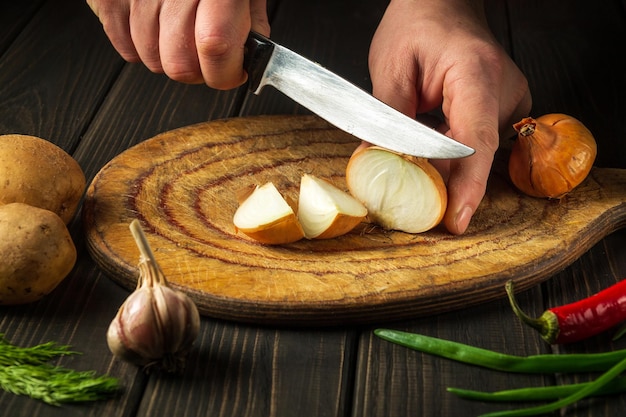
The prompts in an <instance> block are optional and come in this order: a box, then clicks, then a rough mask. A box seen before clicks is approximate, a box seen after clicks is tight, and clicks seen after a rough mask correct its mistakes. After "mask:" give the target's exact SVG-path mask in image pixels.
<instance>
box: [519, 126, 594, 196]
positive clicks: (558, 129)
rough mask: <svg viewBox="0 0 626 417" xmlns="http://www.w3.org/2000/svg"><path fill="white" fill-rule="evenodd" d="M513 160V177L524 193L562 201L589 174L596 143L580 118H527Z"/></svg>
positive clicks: (520, 131)
mask: <svg viewBox="0 0 626 417" xmlns="http://www.w3.org/2000/svg"><path fill="white" fill-rule="evenodd" d="M513 127H514V128H515V130H516V131H517V132H518V135H517V140H516V141H515V143H514V144H513V149H512V150H511V156H510V158H509V176H510V177H511V181H512V182H513V184H515V186H516V187H517V188H518V189H519V190H520V191H522V192H523V193H525V194H527V195H530V196H533V197H547V198H557V199H560V198H562V197H563V196H565V195H566V194H567V193H569V192H570V191H572V190H573V189H574V188H575V187H577V186H578V185H579V184H580V183H581V182H583V180H584V179H585V178H586V177H587V175H589V172H590V171H591V168H592V166H593V162H594V160H595V158H596V152H597V147H596V141H595V139H594V137H593V135H592V134H591V132H590V131H589V130H588V129H587V128H586V127H585V126H584V125H583V124H582V123H581V122H580V121H579V120H577V119H575V118H573V117H571V116H568V115H565V114H547V115H544V116H541V117H538V118H536V119H533V118H531V117H526V118H524V119H522V120H521V121H520V122H518V123H516V124H515V125H513Z"/></svg>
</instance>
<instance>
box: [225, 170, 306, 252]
mask: <svg viewBox="0 0 626 417" xmlns="http://www.w3.org/2000/svg"><path fill="white" fill-rule="evenodd" d="M233 223H234V225H235V229H236V230H238V231H241V232H242V233H244V234H246V235H247V236H249V237H251V238H252V239H254V240H256V241H259V242H261V243H265V244H270V245H282V244H286V243H293V242H296V241H298V240H300V239H302V238H303V237H304V231H303V230H302V226H300V223H299V222H298V218H297V216H296V213H295V212H294V210H293V208H291V206H290V205H289V204H288V203H287V201H286V200H285V199H284V197H283V196H282V195H281V194H280V192H279V191H278V190H277V189H276V187H275V186H274V184H273V183H271V182H268V183H266V184H265V185H263V186H261V187H259V186H256V187H255V188H254V190H252V192H251V193H250V194H249V195H248V196H247V197H246V198H245V199H244V200H243V201H242V202H241V204H240V205H239V208H238V209H237V211H236V212H235V215H234V217H233Z"/></svg>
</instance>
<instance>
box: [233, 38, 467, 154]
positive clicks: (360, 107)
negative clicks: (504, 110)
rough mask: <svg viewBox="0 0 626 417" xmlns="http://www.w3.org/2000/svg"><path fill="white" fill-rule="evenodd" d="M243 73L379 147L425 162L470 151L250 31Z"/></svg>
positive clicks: (256, 88)
mask: <svg viewBox="0 0 626 417" xmlns="http://www.w3.org/2000/svg"><path fill="white" fill-rule="evenodd" d="M244 69H245V70H246V71H247V72H248V81H249V84H248V88H249V89H250V91H252V92H253V93H254V94H256V95H258V94H260V93H261V90H262V89H263V87H264V86H266V85H271V86H273V87H274V88H276V89H278V90H279V91H281V92H282V93H284V94H285V95H287V96H288V97H290V98H291V99H293V100H294V101H296V102H298V103H300V104H301V105H303V106H304V107H306V108H308V109H309V110H311V111H312V112H313V113H315V114H317V115H318V116H320V117H322V118H323V119H325V120H327V121H328V122H330V123H331V124H333V125H335V126H336V127H338V128H339V129H341V130H344V131H345V132H348V133H350V134H351V135H354V136H356V137H358V138H359V139H361V140H364V141H366V142H369V143H371V144H374V145H378V146H381V147H383V148H386V149H389V150H392V151H396V152H399V153H403V154H407V155H414V156H419V157H422V158H428V159H452V158H462V157H465V156H469V155H471V154H473V153H474V149H472V148H470V147H469V146H466V145H463V144H462V143H459V142H457V141H455V140H454V139H451V138H449V137H447V136H445V135H443V134H441V133H439V132H437V131H436V130H434V129H432V128H430V127H427V126H425V125H423V124H421V123H419V122H418V121H416V120H414V119H412V118H410V117H408V116H406V115H405V114H403V113H401V112H399V111H397V110H395V109H393V108H392V107H390V106H388V105H386V104H385V103H383V102H382V101H380V100H378V99H376V98H375V97H374V96H372V95H371V94H369V93H367V92H366V91H365V90H363V89H361V88H359V87H357V86H355V85H354V84H352V83H350V82H349V81H346V80H345V79H343V78H341V77H339V76H338V75H336V74H333V73H332V72H330V71H328V70H327V69H325V68H324V67H322V66H321V65H319V64H316V63H314V62H312V61H310V60H308V59H306V58H304V57H302V56H300V55H298V54H296V53H295V52H292V51H291V50H289V49H287V48H285V47H283V46H281V45H279V44H277V43H275V42H273V41H271V40H269V39H268V38H266V37H265V36H263V35H260V34H258V33H256V32H250V35H249V36H248V39H247V41H246V45H245V52H244Z"/></svg>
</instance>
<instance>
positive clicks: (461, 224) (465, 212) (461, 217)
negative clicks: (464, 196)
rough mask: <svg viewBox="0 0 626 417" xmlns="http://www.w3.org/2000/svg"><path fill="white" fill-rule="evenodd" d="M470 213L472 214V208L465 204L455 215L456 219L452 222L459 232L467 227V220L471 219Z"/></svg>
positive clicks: (462, 231)
mask: <svg viewBox="0 0 626 417" xmlns="http://www.w3.org/2000/svg"><path fill="white" fill-rule="evenodd" d="M472 214H473V210H472V208H471V207H469V206H465V207H463V209H461V211H459V213H458V214H457V215H456V219H455V221H454V223H455V224H456V228H457V230H458V232H459V234H460V233H464V232H465V230H466V229H467V226H469V222H470V220H471V219H472Z"/></svg>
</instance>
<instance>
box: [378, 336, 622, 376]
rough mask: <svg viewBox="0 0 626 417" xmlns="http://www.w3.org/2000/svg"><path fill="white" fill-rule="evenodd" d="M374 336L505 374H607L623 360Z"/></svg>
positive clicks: (618, 352)
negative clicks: (501, 350) (528, 353)
mask: <svg viewBox="0 0 626 417" xmlns="http://www.w3.org/2000/svg"><path fill="white" fill-rule="evenodd" d="M374 334H376V336H378V337H380V338H381V339H384V340H387V341H389V342H393V343H396V344H399V345H401V346H404V347H407V348H410V349H414V350H418V351H420V352H424V353H429V354H432V355H437V356H441V357H444V358H447V359H452V360H455V361H458V362H463V363H467V364H470V365H476V366H481V367H484V368H489V369H493V370H498V371H504V372H516V373H528V374H553V373H565V372H597V371H606V370H607V369H610V368H611V367H612V366H614V365H615V364H616V363H618V362H620V361H621V360H623V359H625V358H626V349H622V350H616V351H613V352H606V353H571V354H563V355H554V354H543V355H531V356H514V355H507V354H503V353H498V352H494V351H491V350H487V349H481V348H477V347H474V346H469V345H465V344H462V343H458V342H452V341H449V340H444V339H438V338H435V337H430V336H424V335H420V334H416V333H407V332H402V331H398V330H388V329H376V330H374Z"/></svg>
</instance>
